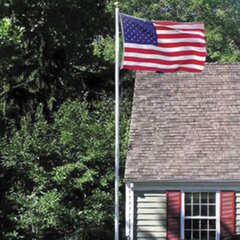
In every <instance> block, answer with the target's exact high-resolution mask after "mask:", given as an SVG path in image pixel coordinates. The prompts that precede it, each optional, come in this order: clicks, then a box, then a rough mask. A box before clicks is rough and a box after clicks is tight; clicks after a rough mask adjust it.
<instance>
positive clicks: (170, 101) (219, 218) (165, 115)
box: [124, 64, 240, 240]
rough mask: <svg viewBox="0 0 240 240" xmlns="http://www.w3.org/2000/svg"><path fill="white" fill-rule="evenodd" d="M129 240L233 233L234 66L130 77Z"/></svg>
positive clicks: (237, 201) (237, 75)
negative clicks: (133, 83) (132, 84)
mask: <svg viewBox="0 0 240 240" xmlns="http://www.w3.org/2000/svg"><path fill="white" fill-rule="evenodd" d="M124 181H125V185H126V237H127V239H129V240H133V239H134V240H150V239H152V240H153V239H154V240H164V239H168V240H178V239H191V240H192V239H202V240H203V239H204V240H220V239H221V240H222V239H232V238H233V237H235V236H236V235H238V234H240V65H239V64H235V65H218V64H209V65H206V67H205V69H204V71H203V73H202V74H190V73H180V72H178V73H174V74H171V73H166V74H165V73H164V74H163V73H155V72H137V73H136V82H135V91H134V100H133V109H132V117H131V127H130V140H129V150H128V155H127V160H126V168H125V178H124Z"/></svg>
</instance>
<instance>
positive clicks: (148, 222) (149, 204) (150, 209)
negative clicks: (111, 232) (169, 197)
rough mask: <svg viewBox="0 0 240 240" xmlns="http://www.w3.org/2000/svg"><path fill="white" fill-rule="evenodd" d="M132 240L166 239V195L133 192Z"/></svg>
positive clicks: (161, 193)
mask: <svg viewBox="0 0 240 240" xmlns="http://www.w3.org/2000/svg"><path fill="white" fill-rule="evenodd" d="M134 202H135V203H134V206H135V208H134V230H135V231H134V240H150V239H154V240H165V239H166V214H167V208H166V193H164V192H135V198H134Z"/></svg>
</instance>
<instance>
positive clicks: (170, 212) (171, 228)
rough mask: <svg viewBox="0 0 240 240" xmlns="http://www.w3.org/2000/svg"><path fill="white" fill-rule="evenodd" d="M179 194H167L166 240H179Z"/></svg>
mask: <svg viewBox="0 0 240 240" xmlns="http://www.w3.org/2000/svg"><path fill="white" fill-rule="evenodd" d="M180 210H181V194H180V192H167V240H179V239H180V212H181V211H180Z"/></svg>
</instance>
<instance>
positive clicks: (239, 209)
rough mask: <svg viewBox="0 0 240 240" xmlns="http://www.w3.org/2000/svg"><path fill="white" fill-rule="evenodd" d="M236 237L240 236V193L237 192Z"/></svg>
mask: <svg viewBox="0 0 240 240" xmlns="http://www.w3.org/2000/svg"><path fill="white" fill-rule="evenodd" d="M235 229H236V235H239V234H240V192H236V228H235Z"/></svg>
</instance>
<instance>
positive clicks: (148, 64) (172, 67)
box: [124, 60, 203, 70]
mask: <svg viewBox="0 0 240 240" xmlns="http://www.w3.org/2000/svg"><path fill="white" fill-rule="evenodd" d="M124 65H126V66H141V67H155V68H164V69H175V68H179V67H186V68H190V69H192V68H195V69H198V70H202V69H203V66H201V65H198V64H172V65H164V64H159V63H151V62H146V61H145V60H144V62H131V61H124Z"/></svg>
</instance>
